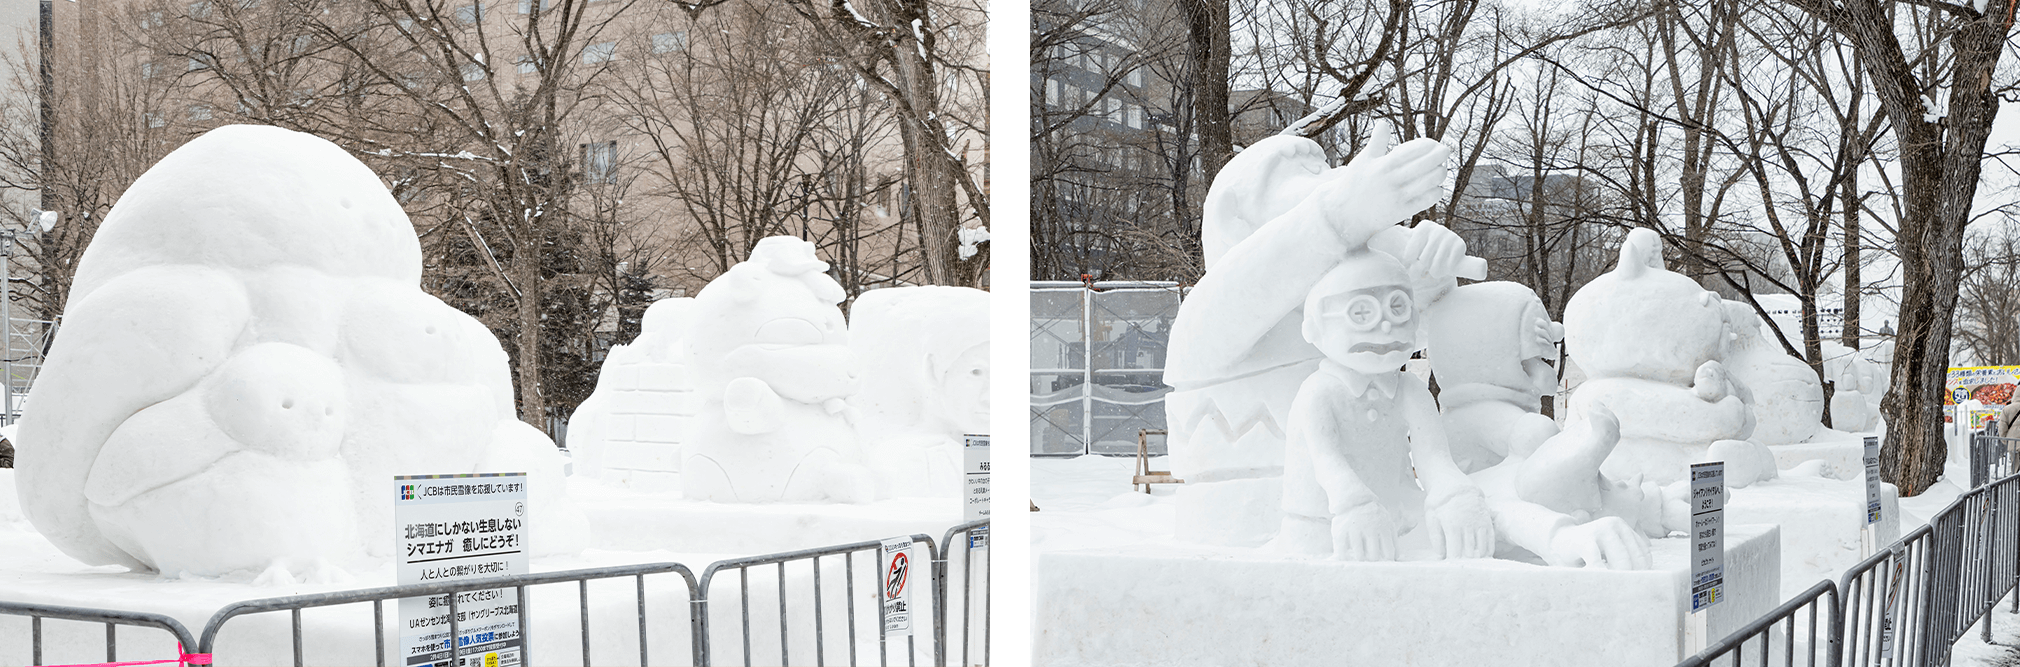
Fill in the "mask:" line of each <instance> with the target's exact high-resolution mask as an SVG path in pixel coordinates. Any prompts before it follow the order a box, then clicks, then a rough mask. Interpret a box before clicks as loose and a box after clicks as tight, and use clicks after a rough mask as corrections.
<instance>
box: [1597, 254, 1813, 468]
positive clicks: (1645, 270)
mask: <svg viewBox="0 0 2020 667" xmlns="http://www.w3.org/2000/svg"><path fill="white" fill-rule="evenodd" d="M1564 330H1565V343H1566V348H1567V350H1568V351H1569V353H1570V354H1571V356H1572V357H1574V358H1576V359H1577V360H1578V365H1579V367H1580V368H1581V369H1583V370H1584V372H1585V374H1586V376H1587V377H1588V378H1589V379H1587V380H1586V381H1585V382H1584V383H1583V384H1580V385H1579V386H1578V387H1577V388H1576V389H1575V390H1574V391H1573V392H1572V394H1571V396H1570V401H1569V402H1568V407H1569V408H1570V410H1571V414H1572V415H1574V416H1577V417H1583V418H1590V416H1591V415H1594V414H1596V413H1597V411H1598V409H1599V408H1602V407H1603V408H1606V409H1607V411H1608V412H1610V413H1612V414H1613V415H1615V416H1616V417H1617V418H1618V419H1619V423H1620V443H1619V446H1618V447H1617V448H1615V449H1614V450H1613V453H1612V455H1610V456H1608V457H1607V459H1606V462H1605V464H1604V466H1603V469H1604V470H1605V472H1606V473H1607V475H1608V476H1609V477H1612V478H1614V479H1628V478H1632V477H1635V476H1642V477H1644V478H1645V479H1647V480H1650V481H1654V482H1657V483H1662V484H1668V483H1671V482H1674V481H1677V480H1681V479H1683V478H1684V476H1685V474H1686V472H1687V471H1688V470H1689V467H1690V464H1691V463H1692V462H1695V461H1706V460H1722V461H1725V462H1726V473H1725V474H1726V481H1727V483H1728V484H1730V485H1732V486H1734V487H1742V486H1746V485H1749V484H1752V483H1753V482H1755V481H1757V480H1761V479H1771V478H1773V477H1774V476H1775V467H1774V457H1773V454H1771V453H1770V452H1768V450H1767V448H1765V447H1762V446H1760V445H1757V444H1755V443H1753V442H1750V441H1748V440H1747V439H1746V438H1747V437H1748V436H1749V435H1751V434H1752V432H1753V427H1754V422H1753V411H1752V410H1751V409H1750V408H1749V407H1748V405H1747V402H1746V400H1745V398H1744V397H1743V396H1742V394H1741V392H1743V391H1745V387H1744V386H1741V385H1739V384H1738V383H1735V382H1733V381H1732V380H1731V379H1730V377H1729V374H1728V371H1727V370H1726V368H1725V365H1724V364H1723V363H1722V362H1720V360H1719V359H1720V355H1721V352H1722V349H1723V345H1724V343H1725V340H1726V336H1727V327H1726V313H1725V303H1724V300H1722V299H1720V298H1719V297H1718V295H1717V294H1715V293H1713V292H1709V291H1706V290H1705V289H1704V288H1702V287H1699V286H1698V284H1697V283H1696V282H1693V281H1691V280H1690V279H1689V278H1685V277H1683V276H1681V275H1678V274H1676V273H1672V272H1670V271H1669V270H1668V269H1666V268H1664V267H1663V265H1662V242H1661V240H1660V239H1659V238H1658V237H1657V236H1656V234H1655V232H1654V231H1652V230H1648V229H1636V230H1634V231H1632V232H1629V233H1628V235H1627V239H1626V240H1624V241H1623V242H1622V243H1621V245H1620V263H1619V265H1618V266H1617V267H1615V268H1614V270H1613V271H1611V272H1608V273H1606V274H1604V275H1601V276H1599V277H1598V278H1594V279H1593V280H1592V282H1591V283H1588V284H1587V285H1586V286H1585V287H1584V288H1582V289H1580V290H1579V291H1578V293H1577V294H1574V295H1572V297H1571V300H1570V302H1569V303H1567V304H1565V308H1564Z"/></svg>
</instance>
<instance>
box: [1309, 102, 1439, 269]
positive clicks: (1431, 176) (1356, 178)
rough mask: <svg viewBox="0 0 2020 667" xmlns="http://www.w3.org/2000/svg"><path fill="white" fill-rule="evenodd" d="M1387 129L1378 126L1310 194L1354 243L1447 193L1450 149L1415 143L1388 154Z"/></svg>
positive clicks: (1430, 141)
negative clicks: (1355, 152) (1350, 157)
mask: <svg viewBox="0 0 2020 667" xmlns="http://www.w3.org/2000/svg"><path fill="white" fill-rule="evenodd" d="M1388 145H1389V130H1388V128H1387V126H1380V125H1378V126H1376V128H1375V136H1374V137H1373V138H1371V139H1370V140H1369V142H1368V147H1367V148H1365V149H1363V150H1362V151H1361V154H1360V155H1357V156H1355V157H1354V160H1353V162H1351V163H1348V164H1347V167H1346V168H1345V169H1341V170H1339V171H1340V175H1338V176H1336V177H1334V178H1333V179H1332V180H1330V181H1329V182H1327V183H1326V184H1324V185H1321V186H1319V188H1320V190H1319V192H1317V193H1315V194H1314V195H1313V196H1314V197H1318V198H1319V201H1318V203H1319V205H1320V208H1321V209H1323V210H1324V211H1325V215H1326V221H1327V222H1328V223H1329V224H1331V225H1332V227H1333V229H1334V230H1336V231H1338V232H1339V233H1340V234H1341V235H1343V236H1345V237H1347V238H1348V239H1349V240H1350V242H1352V244H1353V245H1359V244H1360V243H1361V242H1364V241H1365V239H1366V238H1367V237H1368V236H1371V235H1373V234H1374V233H1375V232H1378V231H1381V230H1382V228H1384V227H1387V226H1389V225H1393V224H1395V223H1397V222H1401V221H1403V220H1406V219H1408V218H1409V217H1410V216H1411V215H1415V214H1416V213H1417V212H1418V211H1422V210H1424V209H1426V208H1430V207H1431V205H1433V204H1436V203H1438V200H1439V199H1442V198H1443V197H1444V195H1445V159H1446V158H1447V157H1450V156H1451V154H1452V150H1451V149H1450V148H1446V147H1445V145H1444V144H1441V143H1438V142H1437V141H1436V140H1433V139H1414V140H1411V141H1410V142H1409V143H1406V144H1403V145H1401V146H1397V147H1396V149H1395V150H1394V151H1390V150H1388Z"/></svg>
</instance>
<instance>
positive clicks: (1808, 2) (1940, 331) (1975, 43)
mask: <svg viewBox="0 0 2020 667" xmlns="http://www.w3.org/2000/svg"><path fill="white" fill-rule="evenodd" d="M2014 1H2015V0H2005V1H2004V2H1993V3H1990V5H1989V6H1987V7H1986V11H1985V12H1984V13H1983V14H1978V13H1976V12H1970V13H1969V16H1968V17H1967V18H1962V19H1960V20H1958V21H1957V24H1956V29H1955V30H1954V31H1952V32H1948V33H1947V34H1946V37H1947V39H1948V40H1949V44H1948V46H1949V47H1950V51H1951V53H1952V54H1954V57H1953V59H1952V62H1951V66H1950V68H1949V71H1948V75H1949V76H1948V81H1947V83H1948V84H1949V87H1950V96H1949V105H1948V107H1949V108H1948V112H1947V114H1946V115H1944V116H1943V117H1935V115H1934V114H1931V113H1930V112H1931V111H1932V110H1931V109H1929V108H1928V107H1927V106H1926V105H1925V104H1924V102H1923V97H1922V91H1924V90H1930V89H1932V88H1934V87H1935V84H1936V83H1940V82H1924V81H1920V80H1918V79H1917V78H1916V76H1915V70H1914V66H1913V65H1911V64H1910V63H1909V61H1908V58H1907V56H1906V54H1905V52H1904V51H1903V50H1902V48H1901V44H1900V42H1899V40H1898V38H1897V37H1896V35H1895V33H1894V30H1895V23H1894V20H1893V19H1894V13H1893V12H1891V11H1888V10H1887V9H1886V8H1883V7H1881V6H1880V5H1879V3H1878V2H1876V0H1851V1H1849V2H1844V3H1835V2H1823V1H1822V0H1790V2H1791V3H1792V4H1795V5H1796V6H1798V7H1800V8H1802V9H1803V10H1804V11H1806V12H1808V13H1810V14H1811V15H1813V16H1815V17H1817V18H1818V19H1820V20H1822V21H1824V22H1825V23H1827V24H1829V25H1830V26H1831V27H1832V29H1834V30H1836V31H1837V32H1838V33H1839V34H1842V35H1844V36H1845V37H1846V38H1847V39H1849V40H1850V41H1851V42H1852V45H1853V47H1854V48H1855V49H1857V51H1858V53H1859V58H1860V60H1861V61H1862V62H1864V63H1865V64H1866V65H1867V67H1866V70H1865V71H1866V74H1867V76H1868V77H1870V80H1871V81H1872V83H1873V89H1874V91H1875V92H1876V93H1877V94H1878V97H1879V101H1880V107H1881V110H1882V111H1883V112H1884V113H1885V114H1886V115H1887V121H1888V122H1889V124H1890V125H1891V126H1892V127H1893V131H1894V136H1895V139H1896V142H1895V143H1896V144H1898V145H1899V146H1900V147H1901V148H1900V150H1901V155H1900V164H1901V184H1902V192H1903V196H1902V204H1903V205H1902V219H1901V221H1900V235H1899V237H1898V239H1897V242H1896V244H1895V245H1896V247H1897V248H1899V251H1900V256H1901V274H1902V282H1903V287H1902V290H1901V321H1900V324H1899V326H1898V330H1899V333H1898V334H1897V337H1896V343H1895V349H1894V366H1893V369H1892V380H1893V382H1892V386H1890V387H1889V388H1888V389H1887V395H1886V397H1885V398H1883V399H1881V401H1880V411H1881V414H1882V415H1883V416H1885V417H1886V420H1887V440H1886V442H1885V443H1884V445H1883V446H1882V447H1881V449H1880V476H1881V479H1884V480H1886V481H1889V482H1892V483H1894V485H1895V486H1897V487H1899V488H1900V491H1901V495H1902V496H1904V497H1905V496H1915V495H1919V494H1921V493H1922V492H1923V491H1926V490H1928V489H1929V487H1930V485H1932V484H1934V483H1935V482H1936V478H1937V477H1939V476H1941V475H1942V472H1943V461H1944V459H1945V457H1946V456H1947V455H1948V448H1947V447H1946V446H1945V443H1944V442H1943V418H1942V407H1941V406H1942V404H1941V403H1940V401H1941V397H1942V395H1943V376H1944V374H1945V371H1947V370H1948V368H1949V361H1950V337H1951V319H1950V314H1951V312H1952V310H1954V309H1955V308H1956V305H1957V283H1958V278H1959V275H1960V273H1961V272H1962V269H1963V246H1964V223H1965V222H1966V221H1968V220H1969V218H1970V214H1971V201H1972V199H1973V198H1974V196H1975V195H1976V194H1977V190H1978V177H1979V172H1980V169H1981V167H1980V160H1981V159H1982V156H1983V155H1984V150H1985V141H1986V137H1987V135H1988V134H1990V132H1991V128H1992V120H1993V118H1994V117H1995V116H1996V115H1997V114H1998V112H1999V106H1998V100H1997V99H1996V98H1995V96H1994V95H1993V94H1992V90H1991V82H1992V71H1993V69H1994V67H1996V66H1997V65H1998V62H1999V56H2000V55H2001V53H2002V51H2003V47H2004V44H2005V39H2006V29H2007V28H2006V16H2007V14H2008V12H2009V11H2010V7H2009V5H2011V4H2012V2H2014ZM1930 11H1951V12H1953V13H1962V12H1964V10H1963V9H1962V8H1952V9H1949V10H1943V9H1940V8H1938V9H1932V10H1930Z"/></svg>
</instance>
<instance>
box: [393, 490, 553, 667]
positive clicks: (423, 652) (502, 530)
mask: <svg viewBox="0 0 2020 667" xmlns="http://www.w3.org/2000/svg"><path fill="white" fill-rule="evenodd" d="M393 485H394V487H395V495H394V500H393V523H394V529H395V531H396V533H395V535H394V542H395V544H396V545H397V549H398V553H397V554H395V556H396V557H397V559H398V565H397V568H396V569H397V572H398V575H399V583H401V584H418V583H433V582H441V581H455V580H458V579H475V578H481V577H495V576H500V575H506V574H525V573H526V571H527V570H526V474H525V473H486V474H470V475H412V476H403V477H395V478H393ZM456 614H457V619H456V623H457V627H456V631H457V634H458V635H459V636H458V637H457V638H456V643H457V644H458V645H460V649H461V651H462V653H463V654H462V660H461V661H459V662H456V663H454V664H452V663H451V662H450V659H449V655H450V650H449V649H450V643H449V596H447V595H441V596H435V597H425V598H401V599H400V662H399V664H400V665H403V666H404V667H423V666H426V667H476V666H481V667H516V666H517V665H520V664H522V663H523V662H524V659H523V651H524V650H525V648H524V646H525V639H524V638H523V637H520V636H519V599H518V593H517V592H516V591H514V590H513V589H510V588H496V589H487V590H481V591H464V592H462V593H457V594H456Z"/></svg>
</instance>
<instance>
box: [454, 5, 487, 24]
mask: <svg viewBox="0 0 2020 667" xmlns="http://www.w3.org/2000/svg"><path fill="white" fill-rule="evenodd" d="M482 20H484V4H483V3H481V2H473V3H470V4H467V5H463V6H461V7H457V8H456V22H457V23H466V24H467V23H476V22H478V21H482Z"/></svg>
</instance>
